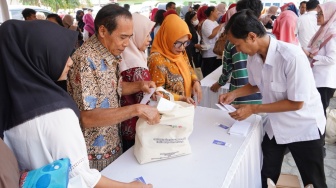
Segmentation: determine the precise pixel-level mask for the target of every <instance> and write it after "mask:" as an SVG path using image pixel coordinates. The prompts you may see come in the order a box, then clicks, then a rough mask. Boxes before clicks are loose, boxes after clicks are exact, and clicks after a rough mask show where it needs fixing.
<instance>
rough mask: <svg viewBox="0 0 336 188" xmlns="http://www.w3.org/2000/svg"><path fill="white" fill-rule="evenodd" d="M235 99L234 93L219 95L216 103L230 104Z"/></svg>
mask: <svg viewBox="0 0 336 188" xmlns="http://www.w3.org/2000/svg"><path fill="white" fill-rule="evenodd" d="M235 99H236V96H235V94H234V92H229V93H224V94H221V95H220V96H219V98H218V103H221V104H231V103H232V102H233V101H234V100H235Z"/></svg>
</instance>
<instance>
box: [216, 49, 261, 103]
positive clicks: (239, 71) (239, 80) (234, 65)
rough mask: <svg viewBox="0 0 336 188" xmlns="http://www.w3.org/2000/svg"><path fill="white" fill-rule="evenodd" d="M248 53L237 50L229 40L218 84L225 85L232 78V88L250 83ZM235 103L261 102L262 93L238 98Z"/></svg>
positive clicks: (231, 89)
mask: <svg viewBox="0 0 336 188" xmlns="http://www.w3.org/2000/svg"><path fill="white" fill-rule="evenodd" d="M246 63H247V54H244V53H242V52H237V49H236V47H235V45H234V44H232V43H231V42H227V43H226V44H225V49H224V53H223V68H222V74H221V76H220V77H219V80H218V84H219V85H221V86H223V85H225V83H226V82H227V81H228V80H229V79H230V89H229V91H233V90H235V89H238V88H241V87H243V86H244V85H246V84H247V83H248V73H247V68H246ZM232 103H233V104H261V94H260V93H255V94H252V95H248V96H244V97H239V98H236V99H235V100H234V101H233V102H232Z"/></svg>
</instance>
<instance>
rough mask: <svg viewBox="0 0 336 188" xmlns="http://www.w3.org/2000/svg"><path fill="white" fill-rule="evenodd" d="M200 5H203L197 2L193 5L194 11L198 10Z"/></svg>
mask: <svg viewBox="0 0 336 188" xmlns="http://www.w3.org/2000/svg"><path fill="white" fill-rule="evenodd" d="M200 6H201V5H199V4H195V5H194V6H193V9H194V11H197V10H198V9H199V8H200Z"/></svg>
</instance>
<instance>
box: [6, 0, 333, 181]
mask: <svg viewBox="0 0 336 188" xmlns="http://www.w3.org/2000/svg"><path fill="white" fill-rule="evenodd" d="M280 10H281V12H280V13H278V7H275V6H272V7H269V8H268V9H266V8H264V7H263V5H262V2H261V1H260V0H239V1H237V3H234V4H231V5H230V6H229V7H228V10H226V4H223V3H221V4H219V5H218V6H207V5H202V6H200V5H195V6H193V7H186V8H184V9H182V10H181V13H180V15H178V14H177V12H176V4H175V3H174V2H169V3H167V5H166V10H158V9H153V10H152V14H151V16H150V17H149V18H147V17H145V16H143V15H141V14H139V13H133V14H131V13H130V12H129V5H125V6H124V7H121V6H119V5H115V4H110V5H106V6H104V7H102V9H101V10H99V12H98V13H97V14H96V16H95V18H93V16H92V14H91V13H90V12H88V13H86V14H84V12H83V11H81V10H79V11H77V14H76V18H73V17H72V16H71V15H64V16H63V17H60V16H59V15H57V14H50V15H48V16H47V17H46V20H36V19H37V18H36V12H35V11H34V10H32V9H25V10H24V11H23V12H22V14H23V16H24V18H25V20H26V21H18V20H8V21H6V22H4V23H3V24H2V25H1V26H0V62H1V64H0V71H1V73H0V90H1V94H0V100H1V101H3V104H2V105H1V106H0V121H1V122H0V123H1V126H0V137H1V138H2V139H3V141H2V140H0V146H1V147H0V149H1V153H4V152H5V153H6V155H5V156H4V157H1V160H0V165H1V166H3V167H4V168H3V169H5V171H6V173H7V172H9V171H10V172H12V174H13V175H12V176H11V179H10V180H11V181H9V179H8V178H5V179H2V178H3V177H6V176H2V174H3V173H5V172H4V171H3V170H0V185H4V186H5V187H6V186H7V187H17V186H18V185H17V186H15V185H13V182H14V184H15V178H16V177H19V170H33V169H37V168H40V167H41V166H43V165H46V164H49V163H51V162H53V161H55V160H57V159H60V158H64V157H67V158H69V159H70V161H71V168H70V169H71V170H70V174H69V177H70V178H73V177H76V176H80V177H81V178H82V179H83V180H84V182H85V184H86V185H87V186H88V187H134V188H136V187H152V185H151V184H147V185H145V184H143V183H141V182H138V181H134V182H130V183H123V182H118V181H115V180H111V179H108V178H106V177H104V176H102V175H101V174H100V171H102V170H103V169H104V168H106V167H107V166H108V165H109V164H111V163H112V162H113V161H114V160H116V159H117V158H118V157H119V156H120V155H121V154H122V153H123V152H125V151H126V150H128V149H129V148H130V147H132V146H133V145H134V139H135V134H136V131H135V130H136V129H135V126H136V122H137V120H138V119H139V118H142V119H144V120H145V121H146V122H147V123H148V124H150V125H153V126H155V124H157V123H159V122H160V114H159V112H158V110H157V109H156V108H155V107H152V106H149V105H146V104H140V101H141V99H142V97H143V95H144V93H148V92H149V91H150V89H151V88H156V87H163V88H164V89H165V90H167V91H168V92H170V93H171V94H173V96H174V100H177V101H184V102H186V103H190V104H194V105H195V106H197V104H198V103H199V102H200V101H201V100H202V87H201V83H200V77H198V76H197V75H196V73H195V68H199V67H200V68H201V70H202V74H203V76H207V75H208V74H210V73H211V72H213V71H214V70H216V69H217V68H218V67H220V66H221V65H222V66H223V68H222V75H221V76H220V77H219V78H218V81H217V82H216V83H214V84H213V85H212V86H211V91H212V92H218V90H219V88H220V87H221V86H223V85H224V84H226V83H227V82H230V89H229V91H230V92H228V93H225V94H221V95H220V97H219V99H218V100H219V102H221V103H225V104H235V107H236V109H237V110H236V111H235V112H232V113H230V116H231V117H232V118H233V119H236V120H244V119H245V118H247V117H249V116H250V115H251V114H258V113H266V114H267V116H266V121H265V123H264V130H265V135H264V138H263V142H262V145H261V147H262V151H263V156H264V157H263V162H262V164H263V167H262V171H261V176H262V187H267V181H266V180H267V178H271V179H272V180H273V181H274V182H277V180H278V177H279V175H280V172H281V164H282V160H283V157H284V153H285V151H286V149H288V150H289V151H290V152H291V153H292V155H293V158H294V160H295V162H296V164H297V166H298V169H299V172H300V175H301V177H302V181H303V184H304V185H308V184H313V186H314V187H327V185H326V179H325V173H324V161H323V160H324V159H323V158H324V150H323V146H324V134H325V124H326V108H327V107H328V105H329V101H330V99H331V97H332V96H333V94H334V92H335V89H336V76H335V74H334V73H335V72H336V48H335V47H334V46H335V45H336V29H335V27H336V25H335V24H336V14H335V12H336V2H327V3H324V4H319V2H318V0H309V1H307V2H306V1H303V2H301V4H300V7H299V11H298V9H297V8H296V7H295V4H294V3H288V4H285V5H283V6H282V7H280ZM75 19H76V21H75ZM75 22H76V23H75ZM221 35H223V36H225V37H226V39H227V41H226V43H225V45H224V46H222V48H223V55H219V54H216V53H215V52H214V51H213V49H214V47H215V45H216V41H217V40H218V39H219V37H220V36H221ZM334 43H335V45H334ZM157 94H159V95H160V96H162V97H165V98H166V97H168V96H167V95H166V94H165V93H157ZM154 98H155V97H154ZM12 152H13V153H12ZM13 156H15V158H16V159H17V161H16V160H13ZM6 160H8V163H6ZM16 162H17V163H16ZM116 170H118V169H116ZM17 181H19V179H17Z"/></svg>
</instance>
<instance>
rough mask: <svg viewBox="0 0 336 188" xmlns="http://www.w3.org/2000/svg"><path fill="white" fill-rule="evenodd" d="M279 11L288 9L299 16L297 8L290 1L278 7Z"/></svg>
mask: <svg viewBox="0 0 336 188" xmlns="http://www.w3.org/2000/svg"><path fill="white" fill-rule="evenodd" d="M280 10H281V12H283V11H285V10H290V11H292V12H293V13H294V14H295V15H296V16H299V14H298V12H297V8H296V6H295V4H294V3H292V2H290V3H286V4H284V5H283V6H281V7H280Z"/></svg>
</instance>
